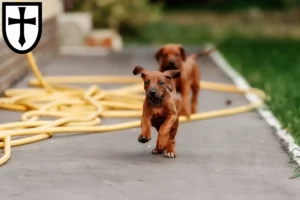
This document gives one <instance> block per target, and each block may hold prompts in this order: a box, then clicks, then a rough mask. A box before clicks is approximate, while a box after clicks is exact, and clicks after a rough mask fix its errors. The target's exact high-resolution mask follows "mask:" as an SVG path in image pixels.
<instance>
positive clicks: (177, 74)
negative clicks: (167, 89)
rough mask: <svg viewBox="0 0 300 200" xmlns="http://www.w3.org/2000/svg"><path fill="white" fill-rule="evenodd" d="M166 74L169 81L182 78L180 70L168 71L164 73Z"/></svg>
mask: <svg viewBox="0 0 300 200" xmlns="http://www.w3.org/2000/svg"><path fill="white" fill-rule="evenodd" d="M164 74H165V77H166V78H167V79H172V78H173V79H175V78H179V77H180V76H181V71H180V70H179V69H176V70H175V69H174V70H167V71H165V72H164Z"/></svg>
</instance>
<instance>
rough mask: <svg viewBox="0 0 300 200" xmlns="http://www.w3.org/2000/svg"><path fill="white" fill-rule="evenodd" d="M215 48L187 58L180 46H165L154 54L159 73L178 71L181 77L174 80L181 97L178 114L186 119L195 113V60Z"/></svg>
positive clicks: (196, 64) (196, 67)
mask: <svg viewBox="0 0 300 200" xmlns="http://www.w3.org/2000/svg"><path fill="white" fill-rule="evenodd" d="M214 50H215V48H213V49H211V50H208V51H205V52H201V53H195V54H192V55H190V56H188V57H186V55H185V50H184V49H183V47H182V45H181V44H165V45H164V46H162V47H161V48H160V49H159V50H158V51H157V52H156V53H155V58H156V60H157V62H158V63H159V71H161V72H164V71H166V70H174V69H180V71H181V77H180V78H179V79H177V80H175V85H176V90H177V91H178V92H180V93H181V95H182V106H181V107H182V110H181V112H180V114H182V115H185V116H187V117H189V116H190V114H191V113H192V114H194V113H196V112H197V106H198V105H197V104H198V94H199V90H200V88H199V81H200V68H199V65H198V63H197V60H196V59H197V58H199V57H202V56H206V55H208V54H210V53H211V52H213V51H214ZM190 91H192V99H191V106H190V104H189V97H190Z"/></svg>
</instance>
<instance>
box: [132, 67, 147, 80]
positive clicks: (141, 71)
mask: <svg viewBox="0 0 300 200" xmlns="http://www.w3.org/2000/svg"><path fill="white" fill-rule="evenodd" d="M133 74H134V75H138V74H141V75H142V78H144V77H145V76H146V74H147V70H145V69H144V68H143V67H141V66H136V67H135V68H134V70H133Z"/></svg>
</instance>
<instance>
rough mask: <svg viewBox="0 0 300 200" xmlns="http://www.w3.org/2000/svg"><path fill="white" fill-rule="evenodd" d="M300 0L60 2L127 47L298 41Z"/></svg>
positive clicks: (90, 0)
mask: <svg viewBox="0 0 300 200" xmlns="http://www.w3.org/2000/svg"><path fill="white" fill-rule="evenodd" d="M299 5H300V0H251V1H250V0H127V1H123V0H88V1H87V0H64V10H65V11H67V12H82V11H88V12H91V14H92V17H93V27H94V28H111V29H114V30H116V31H118V33H120V34H121V36H122V37H123V38H124V41H125V43H147V44H149V43H165V42H172V41H176V42H180V43H185V44H195V43H202V42H206V41H208V40H209V41H216V42H221V41H222V40H224V39H226V38H228V37H231V36H234V37H236V36H241V37H269V38H300V27H299V24H300V9H299Z"/></svg>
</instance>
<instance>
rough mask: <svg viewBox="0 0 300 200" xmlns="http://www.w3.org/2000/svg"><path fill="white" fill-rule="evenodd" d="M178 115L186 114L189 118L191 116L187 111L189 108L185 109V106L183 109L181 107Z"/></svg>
mask: <svg viewBox="0 0 300 200" xmlns="http://www.w3.org/2000/svg"><path fill="white" fill-rule="evenodd" d="M180 115H182V116H186V117H187V118H190V116H191V113H190V112H189V110H188V109H186V108H183V109H181V111H180Z"/></svg>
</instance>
